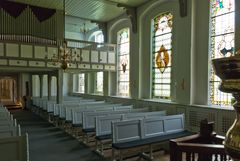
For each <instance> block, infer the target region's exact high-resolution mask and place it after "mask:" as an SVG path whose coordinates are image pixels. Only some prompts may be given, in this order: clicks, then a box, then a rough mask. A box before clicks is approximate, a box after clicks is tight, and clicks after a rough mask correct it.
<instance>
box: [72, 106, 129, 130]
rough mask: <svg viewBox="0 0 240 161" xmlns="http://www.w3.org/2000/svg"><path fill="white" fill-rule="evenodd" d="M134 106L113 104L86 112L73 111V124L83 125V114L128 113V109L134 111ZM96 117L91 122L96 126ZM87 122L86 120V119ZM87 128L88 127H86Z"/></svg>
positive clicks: (86, 110)
mask: <svg viewBox="0 0 240 161" xmlns="http://www.w3.org/2000/svg"><path fill="white" fill-rule="evenodd" d="M132 108H133V106H120V104H113V106H112V105H110V107H97V108H95V109H93V108H90V109H89V108H87V109H84V110H73V111H72V116H73V118H72V123H73V124H82V123H83V112H89V113H90V112H93V113H95V112H104V111H105V112H111V111H126V109H132ZM118 109H121V110H118ZM94 117H95V116H93V117H92V118H91V119H90V120H91V124H92V125H93V127H95V126H94V124H95V121H94V119H95V118H94ZM84 120H86V118H85V119H84ZM85 126H86V125H85Z"/></svg>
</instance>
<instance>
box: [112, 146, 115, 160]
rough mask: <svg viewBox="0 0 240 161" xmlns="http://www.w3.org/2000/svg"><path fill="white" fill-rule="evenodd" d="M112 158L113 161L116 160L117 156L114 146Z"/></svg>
mask: <svg viewBox="0 0 240 161" xmlns="http://www.w3.org/2000/svg"><path fill="white" fill-rule="evenodd" d="M112 160H113V161H115V160H116V158H115V149H114V148H112Z"/></svg>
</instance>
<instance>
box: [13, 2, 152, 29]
mask: <svg viewBox="0 0 240 161" xmlns="http://www.w3.org/2000/svg"><path fill="white" fill-rule="evenodd" d="M10 1H15V2H20V3H26V4H30V5H34V6H40V7H45V8H53V9H58V10H63V9H64V0H10ZM148 1H150V0H65V14H66V21H65V22H66V28H65V30H66V31H67V32H79V31H81V29H83V27H84V25H83V24H84V23H85V24H86V28H87V29H88V30H91V29H93V28H96V27H97V25H96V23H91V20H93V21H100V22H107V21H109V20H111V19H113V18H116V17H118V16H120V15H121V14H123V13H124V12H125V11H124V9H123V8H122V7H117V4H118V3H121V4H124V5H127V6H131V7H137V6H139V5H141V4H143V3H146V2H148Z"/></svg>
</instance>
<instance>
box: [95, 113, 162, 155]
mask: <svg viewBox="0 0 240 161" xmlns="http://www.w3.org/2000/svg"><path fill="white" fill-rule="evenodd" d="M165 115H166V111H154V112H141V113H126V114H116V115H109V116H97V117H96V118H95V125H96V127H95V129H96V151H97V152H98V153H99V154H101V155H104V145H105V144H109V143H111V142H112V128H111V123H112V122H117V121H122V120H134V119H135V120H136V119H143V118H151V117H161V116H165ZM99 145H100V148H99Z"/></svg>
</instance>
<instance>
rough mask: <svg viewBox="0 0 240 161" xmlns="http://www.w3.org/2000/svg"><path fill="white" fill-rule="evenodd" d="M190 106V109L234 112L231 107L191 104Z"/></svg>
mask: <svg viewBox="0 0 240 161" xmlns="http://www.w3.org/2000/svg"><path fill="white" fill-rule="evenodd" d="M191 106H192V107H200V108H208V109H217V110H226V111H233V110H234V108H233V107H232V106H217V105H197V104H192V105H191Z"/></svg>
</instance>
